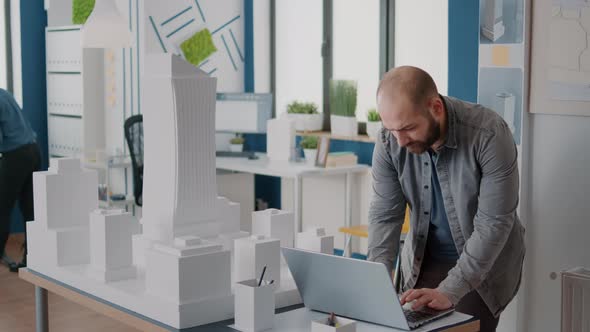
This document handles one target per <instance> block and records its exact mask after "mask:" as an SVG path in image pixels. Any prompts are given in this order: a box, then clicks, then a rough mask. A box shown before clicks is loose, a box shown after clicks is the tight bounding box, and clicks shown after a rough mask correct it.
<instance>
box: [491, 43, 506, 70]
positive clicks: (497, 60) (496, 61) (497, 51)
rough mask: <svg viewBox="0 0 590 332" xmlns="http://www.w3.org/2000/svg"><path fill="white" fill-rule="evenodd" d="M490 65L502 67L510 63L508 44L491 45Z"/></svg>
mask: <svg viewBox="0 0 590 332" xmlns="http://www.w3.org/2000/svg"><path fill="white" fill-rule="evenodd" d="M492 65H494V66H504V67H505V66H509V65H510V50H509V49H508V46H505V45H497V46H492Z"/></svg>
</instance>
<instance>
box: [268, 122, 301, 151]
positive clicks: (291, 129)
mask: <svg viewBox="0 0 590 332" xmlns="http://www.w3.org/2000/svg"><path fill="white" fill-rule="evenodd" d="M294 149H295V121H294V120H292V119H288V118H287V117H282V118H279V119H271V120H268V121H267V126H266V152H267V156H268V159H269V160H274V161H289V160H290V159H291V153H292V151H293V150H294Z"/></svg>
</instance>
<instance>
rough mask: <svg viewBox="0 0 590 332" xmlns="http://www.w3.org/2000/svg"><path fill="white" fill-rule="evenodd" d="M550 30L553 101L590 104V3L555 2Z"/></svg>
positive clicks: (551, 90)
mask: <svg viewBox="0 0 590 332" xmlns="http://www.w3.org/2000/svg"><path fill="white" fill-rule="evenodd" d="M549 31H550V37H549V40H550V47H549V48H548V50H549V52H550V54H549V68H548V84H549V89H548V91H549V93H550V96H551V99H554V100H569V101H590V2H586V1H581V0H554V1H553V6H552V8H551V21H550V27H549ZM564 36H567V37H566V38H564Z"/></svg>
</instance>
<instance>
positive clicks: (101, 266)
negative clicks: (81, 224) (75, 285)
mask: <svg viewBox="0 0 590 332" xmlns="http://www.w3.org/2000/svg"><path fill="white" fill-rule="evenodd" d="M138 226H139V224H138V222H137V220H136V219H135V217H133V216H132V215H131V214H130V213H128V212H125V211H124V210H95V211H93V212H92V213H90V264H91V269H90V273H91V276H92V277H94V278H96V279H98V280H100V281H103V282H112V281H119V280H125V279H131V278H134V277H135V276H136V269H135V266H133V255H132V242H131V236H132V235H133V234H134V233H136V232H137V228H138Z"/></svg>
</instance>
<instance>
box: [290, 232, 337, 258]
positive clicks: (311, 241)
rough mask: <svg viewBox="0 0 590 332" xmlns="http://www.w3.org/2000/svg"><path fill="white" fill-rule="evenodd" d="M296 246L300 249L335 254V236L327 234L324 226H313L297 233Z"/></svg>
mask: <svg viewBox="0 0 590 332" xmlns="http://www.w3.org/2000/svg"><path fill="white" fill-rule="evenodd" d="M295 246H296V247H297V248H299V249H304V250H310V251H315V252H321V253H324V254H330V255H333V254H334V236H331V235H326V230H325V228H323V227H311V228H309V229H308V230H306V231H305V232H301V233H299V234H297V238H296V239H295Z"/></svg>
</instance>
